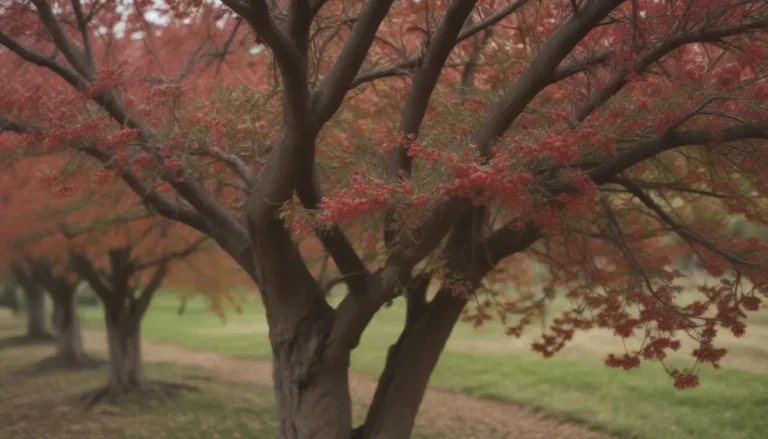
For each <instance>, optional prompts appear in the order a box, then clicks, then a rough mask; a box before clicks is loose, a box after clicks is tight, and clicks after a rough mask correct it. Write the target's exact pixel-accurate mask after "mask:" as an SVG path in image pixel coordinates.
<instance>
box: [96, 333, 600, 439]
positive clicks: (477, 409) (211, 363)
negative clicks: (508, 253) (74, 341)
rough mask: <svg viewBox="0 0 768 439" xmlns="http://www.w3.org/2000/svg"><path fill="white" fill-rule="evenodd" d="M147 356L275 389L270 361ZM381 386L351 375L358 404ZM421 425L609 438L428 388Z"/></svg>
mask: <svg viewBox="0 0 768 439" xmlns="http://www.w3.org/2000/svg"><path fill="white" fill-rule="evenodd" d="M83 337H84V338H85V340H84V341H85V344H86V346H87V348H88V349H89V350H90V349H96V350H101V351H106V347H107V346H106V340H105V336H104V333H103V332H98V331H84V333H83ZM142 354H143V357H144V359H145V360H147V361H150V362H165V363H173V364H177V365H181V366H192V367H196V368H200V369H201V370H202V371H205V373H206V374H207V375H209V376H210V377H211V378H216V379H222V380H228V381H242V382H249V383H257V384H259V385H262V386H269V387H271V385H272V365H271V364H270V363H269V362H267V361H259V360H244V359H237V358H232V357H227V356H224V355H221V354H217V353H213V352H203V351H197V350H193V349H189V348H184V347H180V346H176V345H171V344H164V343H157V342H152V341H149V340H146V339H144V340H142ZM375 386H376V382H375V381H374V380H373V379H371V378H369V377H367V376H363V375H359V374H355V373H352V374H351V376H350V388H351V393H352V398H353V401H355V403H358V404H367V403H368V402H369V401H370V400H371V398H372V397H373V393H374V390H375V388H376V387H375ZM417 424H418V425H420V426H423V427H425V430H430V431H437V432H441V433H442V434H441V436H444V437H446V438H451V439H512V438H514V439H559V438H567V439H609V438H611V436H608V435H606V434H604V433H600V432H596V431H593V430H590V429H588V428H587V427H585V426H582V425H578V424H574V423H569V422H564V421H559V420H556V419H552V418H549V417H547V416H545V415H543V414H541V413H534V412H532V411H530V410H526V409H524V408H521V407H517V406H514V405H510V404H504V403H502V402H497V401H491V400H485V399H478V398H473V397H470V396H467V395H460V394H455V393H449V392H442V391H439V390H428V391H427V394H426V397H425V398H424V402H423V403H422V405H421V410H420V411H419V416H418V419H417Z"/></svg>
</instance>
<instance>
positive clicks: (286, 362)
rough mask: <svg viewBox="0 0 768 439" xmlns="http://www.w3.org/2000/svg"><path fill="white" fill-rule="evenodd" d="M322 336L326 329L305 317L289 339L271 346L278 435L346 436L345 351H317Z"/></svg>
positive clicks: (288, 438) (294, 438)
mask: <svg viewBox="0 0 768 439" xmlns="http://www.w3.org/2000/svg"><path fill="white" fill-rule="evenodd" d="M302 326H304V325H302ZM326 337H327V334H326V331H325V330H323V329H322V328H321V327H318V326H317V325H315V324H312V323H309V322H308V324H307V325H306V327H304V328H299V333H298V334H296V336H295V338H294V339H293V340H291V341H286V342H285V343H277V344H276V346H275V347H274V350H273V353H274V361H273V377H274V389H275V396H276V409H277V414H278V418H279V421H280V437H281V438H282V439H310V438H311V439H333V438H347V437H349V433H350V431H351V429H352V417H351V404H352V403H351V399H350V395H349V380H348V379H349V377H348V368H349V356H345V357H341V358H339V357H336V356H334V355H330V354H329V353H328V352H327V351H326V352H325V353H318V352H317V350H318V349H319V348H321V347H322V345H323V344H324V343H325V338H326ZM317 356H319V357H320V358H319V359H318V358H317Z"/></svg>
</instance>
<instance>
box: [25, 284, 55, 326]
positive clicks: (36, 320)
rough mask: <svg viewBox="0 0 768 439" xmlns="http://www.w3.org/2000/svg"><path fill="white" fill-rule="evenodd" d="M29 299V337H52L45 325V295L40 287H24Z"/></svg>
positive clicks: (26, 296)
mask: <svg viewBox="0 0 768 439" xmlns="http://www.w3.org/2000/svg"><path fill="white" fill-rule="evenodd" d="M23 290H24V297H25V299H26V301H27V337H29V338H35V339H37V338H50V334H49V333H48V329H47V328H46V325H45V296H44V295H43V292H42V291H40V289H38V288H28V287H25V288H23Z"/></svg>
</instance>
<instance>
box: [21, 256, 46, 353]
mask: <svg viewBox="0 0 768 439" xmlns="http://www.w3.org/2000/svg"><path fill="white" fill-rule="evenodd" d="M11 272H12V273H13V276H14V279H15V280H16V282H17V283H18V284H19V286H20V287H21V291H22V293H23V294H24V300H25V302H26V312H27V333H26V335H25V336H24V339H23V341H24V342H31V343H34V342H50V341H53V340H54V336H53V335H52V334H51V333H50V332H49V331H48V324H47V322H48V320H47V318H46V315H45V292H44V290H43V289H42V288H41V287H40V285H39V284H38V282H37V281H36V280H35V278H34V277H33V275H32V273H31V272H30V270H29V268H27V267H25V266H24V265H23V264H22V263H20V262H18V261H14V262H12V263H11Z"/></svg>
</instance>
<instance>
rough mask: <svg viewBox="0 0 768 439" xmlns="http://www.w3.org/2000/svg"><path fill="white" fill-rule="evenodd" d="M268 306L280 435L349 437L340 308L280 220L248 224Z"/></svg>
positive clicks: (287, 437)
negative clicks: (336, 328)
mask: <svg viewBox="0 0 768 439" xmlns="http://www.w3.org/2000/svg"><path fill="white" fill-rule="evenodd" d="M249 226H250V227H251V230H252V232H251V237H252V239H253V243H254V246H253V250H254V260H255V261H256V264H255V271H254V272H252V273H251V275H252V277H253V278H254V280H256V282H257V284H258V285H259V289H260V291H261V296H262V298H263V300H264V304H265V307H266V310H267V321H268V323H269V339H270V344H271V346H272V357H273V371H272V372H273V378H274V391H275V397H276V412H277V418H278V422H279V425H280V437H281V439H342V438H343V439H348V438H349V437H350V434H351V432H352V403H351V398H350V395H349V381H348V368H349V358H350V349H349V348H348V347H346V346H344V345H343V343H341V342H337V341H335V340H332V339H331V337H330V334H331V330H332V329H333V325H334V320H335V315H334V311H333V309H332V308H331V307H330V305H328V303H327V302H326V301H325V295H324V292H323V291H322V289H321V288H320V287H319V286H318V284H317V282H316V281H315V279H314V278H313V277H312V275H311V274H310V273H309V271H308V270H307V268H306V265H305V264H304V261H303V260H302V257H301V253H299V251H298V249H297V248H296V246H295V244H294V242H293V241H292V240H291V237H290V235H289V234H288V233H287V232H286V230H285V228H284V224H283V223H282V221H280V220H277V219H269V220H268V221H267V222H266V223H264V224H254V223H249Z"/></svg>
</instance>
